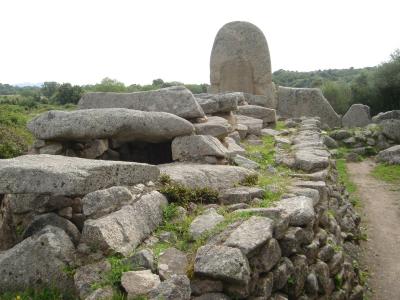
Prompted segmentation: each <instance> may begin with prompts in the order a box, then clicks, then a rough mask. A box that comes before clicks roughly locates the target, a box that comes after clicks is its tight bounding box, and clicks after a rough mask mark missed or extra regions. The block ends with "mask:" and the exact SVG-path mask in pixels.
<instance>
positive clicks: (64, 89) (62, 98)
mask: <svg viewBox="0 0 400 300" xmlns="http://www.w3.org/2000/svg"><path fill="white" fill-rule="evenodd" d="M82 94H83V89H82V88H81V87H80V86H79V85H74V86H72V85H71V84H70V83H63V84H62V85H60V87H59V88H58V90H57V93H56V95H55V100H56V101H57V102H58V103H60V104H66V103H74V104H77V103H78V101H79V99H80V98H81V97H82Z"/></svg>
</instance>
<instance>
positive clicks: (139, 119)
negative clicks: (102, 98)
mask: <svg viewBox="0 0 400 300" xmlns="http://www.w3.org/2000/svg"><path fill="white" fill-rule="evenodd" d="M27 127H28V129H29V130H30V131H31V132H32V133H33V134H34V135H35V136H36V137H37V138H38V139H42V140H54V141H86V140H91V139H105V138H112V139H114V140H118V141H122V142H132V141H141V142H149V143H159V142H163V141H170V140H172V139H173V138H174V137H177V136H182V135H190V134H192V133H193V132H194V126H193V124H192V123H190V122H189V121H187V120H185V119H182V118H181V117H178V116H176V115H173V114H169V113H165V112H153V111H152V112H145V111H139V110H132V109H126V108H102V109H83V110H75V111H70V112H67V111H59V110H51V111H48V112H44V113H42V114H41V115H39V116H37V117H35V118H34V119H32V120H31V121H30V122H29V123H28V125H27Z"/></svg>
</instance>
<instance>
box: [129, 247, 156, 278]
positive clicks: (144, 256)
mask: <svg viewBox="0 0 400 300" xmlns="http://www.w3.org/2000/svg"><path fill="white" fill-rule="evenodd" d="M123 263H124V264H125V265H128V266H129V267H130V269H131V270H135V269H150V270H151V271H152V272H154V273H155V272H156V270H157V266H156V263H155V261H154V254H153V251H151V250H150V249H147V248H145V249H142V250H139V251H135V254H133V255H132V256H130V257H127V258H125V259H124V260H123Z"/></svg>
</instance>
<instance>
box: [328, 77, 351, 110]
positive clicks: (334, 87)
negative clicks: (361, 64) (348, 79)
mask: <svg viewBox="0 0 400 300" xmlns="http://www.w3.org/2000/svg"><path fill="white" fill-rule="evenodd" d="M321 89H322V93H323V94H324V96H325V97H326V99H328V101H329V103H330V104H331V105H332V107H333V109H334V110H335V111H336V112H337V113H339V114H344V113H345V112H346V111H347V109H348V108H349V106H350V102H351V89H350V87H349V85H348V84H346V83H344V82H335V81H325V82H324V84H323V85H322V87H321Z"/></svg>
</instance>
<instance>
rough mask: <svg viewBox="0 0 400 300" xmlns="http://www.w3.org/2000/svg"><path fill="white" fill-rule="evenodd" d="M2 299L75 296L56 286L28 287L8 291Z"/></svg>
mask: <svg viewBox="0 0 400 300" xmlns="http://www.w3.org/2000/svg"><path fill="white" fill-rule="evenodd" d="M0 299H1V300H73V299H75V297H73V296H72V295H68V294H65V293H61V292H60V291H58V290H57V289H55V288H43V289H27V290H25V291H23V292H6V293H4V294H2V295H0Z"/></svg>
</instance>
